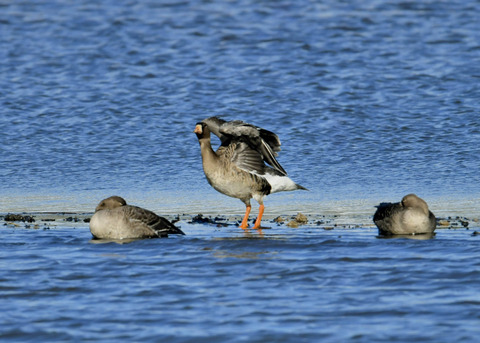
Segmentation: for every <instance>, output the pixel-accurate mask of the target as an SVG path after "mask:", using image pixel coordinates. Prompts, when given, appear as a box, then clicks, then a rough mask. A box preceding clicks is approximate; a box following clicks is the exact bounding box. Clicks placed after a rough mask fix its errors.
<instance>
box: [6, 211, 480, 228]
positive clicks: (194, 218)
mask: <svg viewBox="0 0 480 343" xmlns="http://www.w3.org/2000/svg"><path fill="white" fill-rule="evenodd" d="M92 215H93V213H92V212H16V213H14V212H9V213H0V227H2V228H5V227H12V228H19V229H21V228H24V229H50V228H79V227H85V228H88V227H89V222H90V218H91V216H92ZM159 215H161V216H162V217H165V218H166V219H168V220H169V221H172V222H174V223H179V224H181V225H199V224H200V225H204V226H205V227H222V226H223V227H227V226H237V225H238V224H239V223H240V221H241V220H242V217H243V216H242V215H237V214H230V215H228V214H227V215H217V214H200V213H198V214H185V213H183V214H175V215H172V214H167V215H162V214H159ZM255 217H256V216H255V214H253V215H251V216H250V221H253V220H254V219H255ZM372 218H373V215H372V216H365V215H358V216H340V215H337V214H330V215H329V214H303V213H301V212H298V213H296V214H294V215H265V216H264V218H263V220H262V222H263V223H264V225H273V226H277V227H281V226H285V227H290V228H292V229H297V228H298V229H323V230H332V229H372V228H376V226H375V224H374V223H373V220H372ZM436 229H437V230H439V229H472V230H479V229H480V218H479V217H465V216H446V217H441V216H437V228H436Z"/></svg>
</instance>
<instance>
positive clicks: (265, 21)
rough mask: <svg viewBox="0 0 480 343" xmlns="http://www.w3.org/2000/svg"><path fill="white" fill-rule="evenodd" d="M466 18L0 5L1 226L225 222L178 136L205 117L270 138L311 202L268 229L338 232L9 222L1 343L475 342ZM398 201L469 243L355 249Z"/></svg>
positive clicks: (401, 12)
mask: <svg viewBox="0 0 480 343" xmlns="http://www.w3.org/2000/svg"><path fill="white" fill-rule="evenodd" d="M479 13H480V3H479V2H478V1H474V0H467V1H460V0H455V1H448V2H438V1H420V2H413V1H412V2H410V1H375V0H371V1H350V2H339V1H323V2H311V1H262V2H256V1H249V0H238V1H229V2H226V1H215V0H214V1H187V2H180V1H176V0H172V1H168V2H167V1H141V2H136V1H120V2H119V1H102V2H98V1H76V2H68V1H61V0H58V1H42V2H38V1H21V2H20V1H18V2H17V1H10V2H2V3H0V27H1V29H0V30H1V34H0V127H1V128H2V132H1V135H0V165H1V168H0V185H1V188H0V214H4V213H7V212H29V213H31V212H74V213H91V212H92V211H93V209H94V208H95V206H96V204H97V203H98V202H99V200H101V199H102V198H104V197H107V196H110V195H113V194H117V195H122V196H124V197H125V198H126V199H127V201H128V202H130V203H132V204H136V205H140V206H144V207H147V208H149V209H152V210H154V211H156V212H158V213H160V214H169V215H175V214H184V213H185V214H187V215H194V214H197V213H207V214H213V215H217V214H221V215H231V214H235V215H238V214H240V213H242V211H243V210H244V207H243V204H242V203H241V202H240V201H238V200H236V199H230V198H227V197H225V196H223V195H221V194H218V193H217V192H215V191H214V190H213V189H211V187H210V186H209V185H208V183H207V182H206V180H205V178H204V175H203V171H202V169H201V158H200V154H199V147H198V143H197V139H196V137H195V135H194V134H193V132H192V131H193V129H194V125H195V123H196V122H197V121H199V120H201V119H203V118H205V117H208V116H211V115H221V116H224V117H225V118H226V119H242V120H245V121H247V122H250V123H254V124H256V125H259V126H261V127H264V128H266V129H269V130H271V131H274V132H276V133H277V134H278V135H279V137H280V139H281V141H282V151H281V153H280V156H279V162H280V163H281V164H282V165H283V167H284V168H285V169H286V170H287V171H288V172H289V175H290V176H291V178H292V179H294V180H295V181H296V182H298V183H300V184H301V185H303V186H305V187H307V188H308V189H309V190H310V191H309V192H300V191H298V192H293V193H284V194H275V195H272V196H269V197H268V198H267V199H266V214H265V215H266V218H267V219H272V218H274V217H275V216H278V215H280V214H281V215H284V214H286V215H294V214H296V213H297V212H302V213H306V214H312V215H315V216H322V215H327V216H330V217H331V218H335V220H336V222H338V223H340V224H345V223H347V224H355V226H357V228H355V229H352V230H347V229H334V230H333V231H330V230H328V231H325V230H323V228H321V227H316V226H311V225H310V226H307V227H303V228H302V227H300V228H298V229H291V228H287V227H285V226H277V225H275V224H271V225H270V224H269V225H270V226H272V229H271V230H264V231H265V232H264V236H258V233H251V234H252V237H250V238H252V239H246V238H245V237H244V236H243V234H244V233H242V231H240V230H238V229H236V228H234V227H233V226H232V227H227V228H216V227H215V226H212V225H206V226H201V225H197V224H190V223H188V222H187V221H182V222H181V223H180V224H181V226H182V230H184V231H185V232H186V234H187V235H186V236H185V237H171V238H169V239H165V240H146V241H138V242H133V243H130V244H116V243H109V244H93V243H91V242H89V240H90V234H89V231H88V224H87V223H79V224H77V225H76V226H75V227H76V228H75V229H72V228H71V227H69V224H68V223H64V224H63V222H60V223H61V224H58V223H57V225H52V226H51V228H50V229H49V230H43V226H42V225H43V224H40V229H38V230H29V229H25V228H24V227H25V226H24V224H20V226H18V227H15V226H12V225H8V226H5V227H2V229H0V230H1V231H0V233H1V238H2V239H1V245H2V249H0V251H1V252H0V254H1V257H2V259H1V260H0V263H1V269H0V270H2V272H0V287H1V292H0V293H1V298H2V300H1V303H2V314H0V323H1V324H0V335H1V336H0V338H1V339H2V341H3V340H7V339H10V340H12V341H28V340H30V341H38V340H44V341H54V340H58V341H72V340H102V341H109V340H110V341H119V340H125V341H160V340H162V339H167V338H168V339H169V340H171V341H173V340H174V339H176V340H177V341H195V342H199V341H202V340H205V342H215V341H222V342H223V341H234V340H237V341H248V342H253V341H258V342H260V341H286V342H299V341H302V340H303V341H314V340H320V339H323V340H325V341H332V342H333V341H334V342H338V341H344V340H347V339H349V340H353V341H360V342H372V341H395V340H396V341H414V340H415V341H432V342H438V341H441V340H444V341H448V342H452V341H474V338H475V337H477V336H478V334H479V332H478V329H477V328H478V319H479V316H478V313H480V311H479V307H480V306H479V305H480V300H479V297H478V296H477V292H476V290H477V289H478V282H479V265H478V263H477V262H476V260H477V257H478V248H477V245H478V236H475V235H472V232H473V231H474V230H476V229H478V221H475V220H473V219H478V217H479V215H480V205H479V204H480V201H479V200H480V176H479V175H480V173H479V172H478V166H479V165H480V158H479V153H478V151H479V149H478V142H479V140H480V120H479V119H480V113H479V109H478V104H479V99H480V87H479V81H480V40H479V35H478V32H480V19H479ZM412 192H414V193H416V194H418V195H419V196H421V197H422V198H424V199H425V200H426V201H427V202H428V203H429V205H430V208H431V210H432V211H433V212H434V213H435V214H436V215H437V216H438V217H448V216H453V217H455V216H457V215H458V216H466V217H468V218H469V219H472V220H470V226H469V230H467V229H456V230H439V233H438V235H437V236H436V237H435V238H434V239H432V240H407V239H399V240H382V239H377V238H375V236H376V230H375V228H374V227H373V226H372V223H371V215H372V214H373V212H374V210H375V208H374V206H375V205H376V204H378V203H379V202H382V201H399V200H400V199H401V197H402V196H403V195H405V194H407V193H412ZM252 215H253V216H254V215H255V209H254V210H253V211H252ZM358 226H359V227H358Z"/></svg>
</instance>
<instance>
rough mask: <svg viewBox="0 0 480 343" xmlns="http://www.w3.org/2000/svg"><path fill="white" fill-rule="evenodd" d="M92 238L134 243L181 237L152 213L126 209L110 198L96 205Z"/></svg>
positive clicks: (134, 207)
mask: <svg viewBox="0 0 480 343" xmlns="http://www.w3.org/2000/svg"><path fill="white" fill-rule="evenodd" d="M90 232H91V233H92V235H93V237H94V238H108V239H136V238H157V237H167V236H168V234H181V235H184V233H183V232H182V230H180V229H179V228H177V227H176V226H175V225H173V224H172V223H170V222H169V221H168V220H167V219H165V218H163V217H160V216H157V215H156V214H155V213H153V212H152V211H149V210H146V209H144V208H141V207H137V206H131V205H127V202H126V201H125V200H124V199H123V198H121V197H119V196H111V197H109V198H106V199H104V200H102V201H100V203H99V204H98V206H97V207H96V208H95V214H94V215H93V216H92V218H91V219H90Z"/></svg>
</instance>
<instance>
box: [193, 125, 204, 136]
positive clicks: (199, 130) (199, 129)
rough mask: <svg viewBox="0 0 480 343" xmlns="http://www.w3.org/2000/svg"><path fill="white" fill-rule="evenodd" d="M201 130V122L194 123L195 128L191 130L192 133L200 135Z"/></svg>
mask: <svg viewBox="0 0 480 343" xmlns="http://www.w3.org/2000/svg"><path fill="white" fill-rule="evenodd" d="M202 132H203V130H202V125H201V124H197V125H195V130H193V133H196V134H199V135H201V134H202Z"/></svg>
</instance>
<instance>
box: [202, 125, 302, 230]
mask: <svg viewBox="0 0 480 343" xmlns="http://www.w3.org/2000/svg"><path fill="white" fill-rule="evenodd" d="M194 132H195V133H196V134H197V138H198V141H199V143H200V151H201V155H202V164H203V171H204V172H205V176H206V178H207V181H208V183H209V184H210V185H211V186H212V187H213V188H214V189H216V190H217V191H219V192H220V193H223V194H225V195H228V196H230V197H234V198H238V199H240V200H241V201H242V202H243V203H244V204H245V206H246V210H245V216H244V218H243V221H242V224H241V225H240V227H242V228H247V226H248V225H247V221H248V216H249V214H250V210H251V203H250V199H252V198H253V199H255V200H256V201H257V202H258V203H259V204H260V208H259V215H258V217H257V220H256V222H255V225H254V228H255V229H256V228H259V227H260V223H261V218H262V215H263V212H264V205H263V198H264V197H265V196H267V195H268V194H271V193H276V192H281V191H293V190H297V189H304V190H305V189H306V188H304V187H302V186H300V185H298V184H297V183H295V182H294V181H292V180H291V179H290V178H289V177H288V176H287V172H286V171H285V169H283V167H282V166H281V165H280V163H278V161H277V160H276V158H275V157H276V156H277V152H278V151H280V145H281V143H280V140H279V138H278V136H277V135H276V134H274V133H273V132H270V131H268V130H265V129H262V128H260V127H257V126H254V125H251V124H247V123H244V122H243V121H240V120H234V121H230V122H227V121H225V120H223V119H220V118H217V117H210V118H207V119H205V120H203V121H202V122H200V123H197V125H196V127H195V131H194ZM210 133H213V134H215V135H216V136H218V137H219V138H220V141H221V145H220V147H219V148H218V149H217V151H214V150H213V148H212V145H211V140H210ZM267 164H268V165H267Z"/></svg>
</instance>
